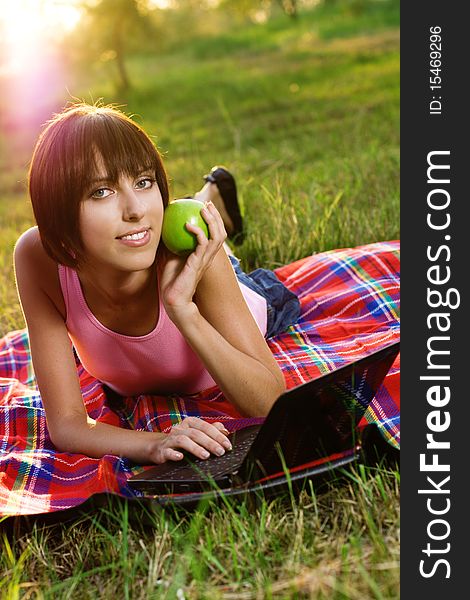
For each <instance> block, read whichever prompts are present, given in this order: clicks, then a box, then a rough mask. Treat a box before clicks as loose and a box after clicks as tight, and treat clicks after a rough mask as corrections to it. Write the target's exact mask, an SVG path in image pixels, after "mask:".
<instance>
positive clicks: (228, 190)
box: [204, 166, 245, 245]
mask: <svg viewBox="0 0 470 600" xmlns="http://www.w3.org/2000/svg"><path fill="white" fill-rule="evenodd" d="M204 181H208V182H210V183H215V185H216V186H217V188H218V190H219V193H220V196H221V197H222V200H223V201H224V204H225V208H226V210H227V213H228V216H229V217H230V219H231V221H232V223H233V230H232V231H231V232H230V233H228V232H227V236H228V238H229V239H230V240H232V242H233V243H234V244H237V245H239V244H241V243H242V242H243V240H244V238H245V233H244V231H243V219H242V215H241V213H240V207H239V206H238V197H237V186H236V184H235V179H234V178H233V175H232V174H231V173H229V172H228V171H227V169H226V168H225V167H220V166H215V167H213V168H212V169H211V172H210V173H209V174H208V175H204Z"/></svg>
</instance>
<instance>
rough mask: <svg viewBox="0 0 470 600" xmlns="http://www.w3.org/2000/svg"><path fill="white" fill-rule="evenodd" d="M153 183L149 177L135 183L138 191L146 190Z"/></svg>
mask: <svg viewBox="0 0 470 600" xmlns="http://www.w3.org/2000/svg"><path fill="white" fill-rule="evenodd" d="M154 181H155V179H152V178H151V177H145V179H140V181H138V182H137V183H136V188H137V189H139V190H146V189H147V188H151V187H152V185H153V184H154Z"/></svg>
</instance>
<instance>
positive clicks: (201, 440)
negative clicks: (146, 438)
mask: <svg viewBox="0 0 470 600" xmlns="http://www.w3.org/2000/svg"><path fill="white" fill-rule="evenodd" d="M227 435H228V431H227V430H226V429H225V427H224V426H223V425H222V423H214V424H210V423H207V422H206V421H203V420H202V419H199V418H198V417H187V418H186V419H184V420H183V421H182V422H181V423H179V425H175V426H174V427H172V428H171V430H170V432H169V433H168V434H163V435H162V437H159V438H158V441H157V443H156V444H155V447H154V448H152V451H151V455H150V458H151V460H152V461H153V462H155V463H164V462H166V461H167V460H181V459H182V458H183V454H182V453H181V452H179V451H178V450H177V448H178V449H179V450H186V451H187V452H190V453H191V454H194V456H196V457H197V458H202V459H206V458H209V456H210V454H211V453H212V454H215V455H217V456H222V454H224V452H225V451H226V450H231V449H232V445H231V444H230V441H229V439H228V438H227Z"/></svg>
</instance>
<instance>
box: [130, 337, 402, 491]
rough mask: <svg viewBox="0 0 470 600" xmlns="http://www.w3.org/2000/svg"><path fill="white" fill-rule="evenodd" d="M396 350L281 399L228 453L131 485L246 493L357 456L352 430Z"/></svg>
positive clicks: (165, 467)
mask: <svg viewBox="0 0 470 600" xmlns="http://www.w3.org/2000/svg"><path fill="white" fill-rule="evenodd" d="M399 348H400V342H395V343H393V344H390V345H388V346H386V347H384V348H382V349H380V350H378V351H375V352H372V353H371V354H369V355H367V356H366V357H364V358H362V359H359V360H357V361H354V362H351V363H349V364H346V365H344V366H342V367H339V368H338V369H335V370H334V371H331V372H329V373H326V374H325V375H322V376H320V377H318V378H316V379H313V380H311V381H308V382H307V383H304V384H301V385H299V386H297V387H295V388H292V389H290V390H288V391H286V392H284V393H283V394H281V396H279V398H278V399H277V400H276V402H275V403H274V405H273V406H272V408H271V410H270V412H269V414H268V415H267V417H266V419H265V421H264V422H263V424H262V425H253V426H250V427H246V428H244V429H241V430H239V431H236V432H235V433H232V434H230V435H229V439H230V441H231V443H232V446H233V450H232V451H231V452H226V453H225V454H224V455H223V456H220V457H219V456H212V457H210V458H208V459H206V460H201V459H198V458H196V457H194V456H189V455H186V456H185V458H184V459H183V460H182V461H178V462H173V461H172V462H170V461H168V462H166V463H164V464H161V465H156V466H154V467H151V468H149V469H146V470H144V471H143V472H141V473H138V474H136V475H134V476H132V477H131V478H130V479H129V480H128V484H129V486H131V487H132V488H133V489H136V490H140V491H141V492H144V495H160V494H164V495H168V494H172V495H173V494H188V493H189V494H191V493H200V492H204V491H209V490H214V489H222V490H224V489H233V488H240V489H241V488H243V486H244V485H246V484H247V483H249V482H251V483H253V482H258V483H259V482H263V481H264V482H266V484H267V485H269V482H270V481H273V480H275V479H276V478H277V477H280V476H284V479H285V474H286V472H287V473H291V474H292V475H293V476H295V478H296V479H297V478H298V477H299V475H303V476H308V475H309V473H315V472H318V471H324V470H327V469H331V468H332V467H336V466H339V465H342V464H345V463H347V462H350V461H352V460H355V458H357V456H358V450H359V447H360V446H359V444H358V440H357V430H356V427H357V425H358V423H359V421H360V420H361V418H362V417H363V415H364V413H365V411H366V410H367V407H368V406H369V404H370V403H371V401H372V399H373V398H374V396H375V394H376V392H377V389H378V388H379V386H380V384H381V383H382V381H383V380H384V378H385V376H386V374H387V373H388V371H389V369H390V367H391V366H392V363H393V361H394V360H395V358H396V356H397V354H398V352H399Z"/></svg>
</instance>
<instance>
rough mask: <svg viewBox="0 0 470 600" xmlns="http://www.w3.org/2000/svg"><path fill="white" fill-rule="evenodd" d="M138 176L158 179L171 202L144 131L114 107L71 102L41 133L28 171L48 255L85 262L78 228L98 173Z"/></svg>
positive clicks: (75, 263)
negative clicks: (82, 206) (144, 173)
mask: <svg viewBox="0 0 470 600" xmlns="http://www.w3.org/2000/svg"><path fill="white" fill-rule="evenodd" d="M97 158H99V159H100V164H102V165H103V166H104V168H105V170H106V178H107V179H108V180H109V181H111V182H117V181H118V180H119V178H120V177H121V176H122V175H126V176H128V177H136V176H137V175H139V174H140V173H141V172H142V171H144V170H152V171H154V172H155V179H156V181H157V184H158V187H159V188H160V192H161V195H162V198H163V205H164V206H167V204H168V181H167V177H166V173H165V169H164V166H163V163H162V159H161V157H160V154H159V152H158V150H157V149H156V147H155V146H154V144H153V142H152V140H151V139H150V138H149V136H148V135H147V134H146V133H145V131H144V130H143V129H142V128H141V127H140V126H139V125H137V123H135V122H134V121H133V120H132V119H130V118H129V117H127V116H126V115H125V114H124V113H123V112H121V111H120V110H118V109H116V108H113V107H111V106H96V105H89V104H73V105H71V106H69V107H67V108H65V109H64V110H63V111H62V112H61V113H59V114H57V115H55V116H54V117H53V118H52V119H51V120H50V121H49V122H48V124H47V127H46V128H45V129H44V131H43V132H42V134H41V135H40V137H39V139H38V142H37V144H36V147H35V149H34V153H33V157H32V161H31V167H30V170H29V194H30V197H31V203H32V205H33V212H34V216H35V219H36V223H37V225H38V229H39V235H40V236H41V241H42V244H43V246H44V249H45V250H46V252H47V254H48V255H49V256H50V257H51V258H52V259H53V260H55V261H57V262H59V263H61V264H64V265H67V266H69V267H73V268H76V267H78V266H79V264H81V263H82V262H83V261H84V254H83V243H82V239H81V235H80V229H79V226H78V224H79V211H80V203H81V200H82V199H83V197H84V195H85V193H86V192H87V191H88V185H89V182H90V181H91V180H92V179H93V178H96V177H97V176H98V175H101V174H99V173H98V165H97Z"/></svg>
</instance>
